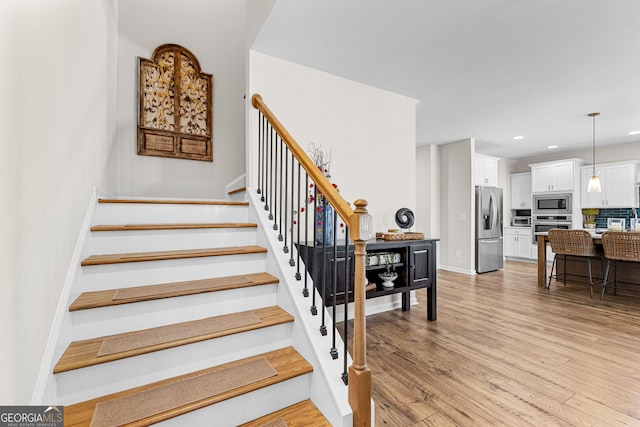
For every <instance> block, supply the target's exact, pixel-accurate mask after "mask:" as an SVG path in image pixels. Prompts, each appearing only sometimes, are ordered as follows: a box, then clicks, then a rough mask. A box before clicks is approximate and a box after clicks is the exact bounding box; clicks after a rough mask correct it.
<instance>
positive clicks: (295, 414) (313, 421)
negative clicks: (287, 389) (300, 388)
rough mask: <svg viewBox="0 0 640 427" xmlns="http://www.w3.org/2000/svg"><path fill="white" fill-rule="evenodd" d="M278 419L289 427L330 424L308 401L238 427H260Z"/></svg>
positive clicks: (323, 426)
mask: <svg viewBox="0 0 640 427" xmlns="http://www.w3.org/2000/svg"><path fill="white" fill-rule="evenodd" d="M279 419H283V420H284V421H285V422H286V423H287V425H289V426H290V427H293V426H305V427H331V423H330V422H329V421H328V420H327V419H326V418H325V417H324V415H322V412H320V410H319V409H318V408H317V407H316V405H314V404H313V402H311V401H310V400H303V401H302V402H299V403H296V404H295V405H291V406H288V407H286V408H284V409H281V410H279V411H276V412H273V413H271V414H268V415H265V416H264V417H260V418H258V419H256V420H253V421H250V422H248V423H245V424H241V425H240V426H239V427H262V426H264V425H266V424H269V423H272V422H275V421H277V420H279Z"/></svg>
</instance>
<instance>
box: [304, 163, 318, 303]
mask: <svg viewBox="0 0 640 427" xmlns="http://www.w3.org/2000/svg"><path fill="white" fill-rule="evenodd" d="M308 191H309V174H307V172H306V171H305V173H304V203H303V204H302V206H301V208H300V209H304V242H305V245H304V252H305V253H304V259H305V268H306V265H307V263H310V262H311V261H310V260H309V245H310V244H311V242H309V209H307V207H308V206H307V205H308V204H309V198H308V197H307V194H308ZM300 219H301V218H300ZM300 222H302V221H300ZM308 277H309V275H308V274H307V272H306V271H305V274H304V288H303V289H302V295H303V296H305V297H308V296H309V284H308V280H309V279H308ZM315 299H316V293H315V292H314V293H313V301H314V302H313V307H314V308H315ZM311 312H312V313H313V309H312V310H311ZM313 314H315V313H313Z"/></svg>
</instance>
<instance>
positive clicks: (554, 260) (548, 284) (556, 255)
mask: <svg viewBox="0 0 640 427" xmlns="http://www.w3.org/2000/svg"><path fill="white" fill-rule="evenodd" d="M556 258H558V254H555V255H554V256H553V262H552V263H551V274H549V283H547V292H549V288H550V287H551V278H552V277H553V267H555V266H556Z"/></svg>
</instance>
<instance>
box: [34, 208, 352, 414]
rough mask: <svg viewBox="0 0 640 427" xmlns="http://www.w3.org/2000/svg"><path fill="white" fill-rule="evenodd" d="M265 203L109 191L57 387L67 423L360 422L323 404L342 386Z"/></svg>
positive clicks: (64, 343) (61, 348)
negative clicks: (327, 368)
mask: <svg viewBox="0 0 640 427" xmlns="http://www.w3.org/2000/svg"><path fill="white" fill-rule="evenodd" d="M252 209H254V208H253V207H250V206H249V203H248V202H246V201H222V202H215V201H183V200H149V199H128V200H124V199H100V200H99V201H98V203H97V205H96V206H95V208H94V214H93V218H92V220H91V224H92V226H91V228H90V230H89V231H88V234H87V237H86V240H85V245H84V248H83V250H82V256H81V263H80V266H79V267H78V270H77V272H76V276H75V279H74V282H73V285H72V289H71V291H70V298H69V301H70V304H69V305H68V312H67V313H66V314H65V315H64V320H63V321H62V327H61V334H60V338H59V339H58V345H57V346H56V350H55V354H54V359H55V360H54V362H55V366H54V367H53V369H52V371H53V374H51V377H52V380H51V381H49V384H48V386H47V388H48V389H49V390H50V392H49V393H48V395H49V396H55V399H56V403H58V404H60V405H65V425H69V426H76V425H78V426H79V425H95V426H110V425H150V424H155V423H161V424H162V425H176V426H185V425H189V426H200V425H202V426H210V425H216V426H237V425H240V424H243V423H247V424H246V425H247V426H262V425H265V426H266V425H274V426H277V425H287V424H288V425H305V426H308V425H313V426H328V425H332V424H334V425H347V424H348V422H349V420H350V415H349V414H347V415H344V412H345V409H344V407H342V409H339V410H338V415H335V414H330V415H327V417H328V418H329V419H331V420H332V423H330V422H329V421H328V420H327V418H326V417H325V416H323V414H322V413H321V412H320V410H319V409H318V407H317V406H316V404H314V403H312V401H313V402H317V401H319V402H320V403H319V404H318V406H320V407H323V408H327V406H328V405H329V404H328V403H327V401H331V400H332V399H336V397H335V396H325V397H327V398H317V397H316V396H322V395H324V394H328V393H330V389H331V387H332V386H331V385H330V386H326V385H324V386H322V387H317V386H316V389H317V390H315V391H314V390H313V388H314V384H324V383H327V382H330V381H327V379H326V378H325V376H324V374H323V369H324V367H323V364H324V363H325V362H322V361H320V362H319V361H318V360H317V359H318V356H317V354H316V353H315V351H313V350H310V348H312V347H313V342H312V343H305V342H301V341H300V339H299V338H296V336H297V335H300V334H299V332H300V331H301V330H306V329H308V328H307V327H306V326H301V325H298V323H299V322H300V321H303V320H301V319H300V317H301V316H300V314H299V313H296V311H297V310H296V309H295V307H296V304H295V303H291V302H290V301H288V297H285V296H283V295H287V293H286V292H284V293H283V290H282V286H285V285H284V284H283V283H282V282H281V280H282V274H281V272H280V271H279V269H278V268H273V267H270V266H271V265H272V264H273V260H271V261H269V259H270V258H269V256H270V252H269V251H271V250H268V249H267V248H266V247H265V246H267V245H261V244H258V242H262V241H265V239H266V240H268V238H265V237H264V236H262V234H261V233H264V231H263V230H262V228H263V227H262V226H259V225H258V224H257V223H251V222H249V221H248V218H249V217H250V216H254V215H257V214H256V213H254V212H253V211H252ZM250 212H252V213H251V214H250ZM276 263H277V261H276ZM267 270H270V272H267ZM283 302H284V303H283ZM283 306H284V307H283ZM303 322H304V321H303ZM296 331H298V332H296ZM314 340H316V338H312V339H311V341H314ZM303 341H304V340H303ZM301 353H302V354H301ZM303 354H304V356H303ZM318 368H320V371H318ZM337 372H338V371H336V372H334V373H330V374H327V375H335V376H336V378H337V377H338V373H337ZM342 387H343V388H346V387H344V386H342ZM52 388H53V389H54V391H53V392H51V389H52ZM327 390H329V391H327ZM341 392H342V391H341ZM344 392H345V393H346V390H345V391H344ZM338 399H340V397H338ZM345 400H346V399H345ZM340 405H341V404H339V405H338V406H340ZM329 406H330V405H329ZM340 411H342V414H341V413H340ZM323 412H326V410H323ZM92 420H93V421H92ZM336 420H337V421H336ZM344 420H346V421H344Z"/></svg>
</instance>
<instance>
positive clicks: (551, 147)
mask: <svg viewBox="0 0 640 427" xmlns="http://www.w3.org/2000/svg"><path fill="white" fill-rule="evenodd" d="M547 148H548V149H554V148H558V146H557V145H547Z"/></svg>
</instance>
